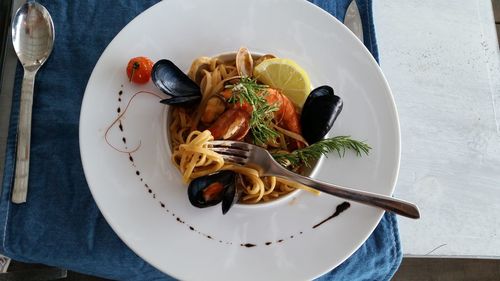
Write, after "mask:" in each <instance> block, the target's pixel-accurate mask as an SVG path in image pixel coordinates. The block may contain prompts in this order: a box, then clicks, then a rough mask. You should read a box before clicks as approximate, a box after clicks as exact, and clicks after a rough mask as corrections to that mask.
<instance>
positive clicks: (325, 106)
mask: <svg viewBox="0 0 500 281" xmlns="http://www.w3.org/2000/svg"><path fill="white" fill-rule="evenodd" d="M342 107H343V102H342V99H341V98H340V97H339V96H336V95H335V94H334V91H333V89H332V87H330V86H326V85H325V86H321V87H318V88H316V89H314V90H312V91H311V93H310V94H309V96H308V97H307V99H306V101H305V103H304V107H303V108H302V115H301V116H300V125H301V127H302V136H303V137H304V138H305V139H306V141H307V142H308V143H309V144H313V143H315V142H317V141H320V140H321V139H323V138H324V137H325V135H326V134H327V133H328V132H329V131H330V129H331V128H332V126H333V123H334V122H335V119H337V117H338V116H339V114H340V112H341V111H342Z"/></svg>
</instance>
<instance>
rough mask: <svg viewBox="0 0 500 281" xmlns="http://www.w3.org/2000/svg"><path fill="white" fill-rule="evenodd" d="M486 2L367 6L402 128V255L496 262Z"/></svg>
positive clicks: (490, 26)
mask: <svg viewBox="0 0 500 281" xmlns="http://www.w3.org/2000/svg"><path fill="white" fill-rule="evenodd" d="M492 11H493V10H492V6H491V0H440V1H436V0H405V1H393V0H376V1H374V21H375V26H376V29H377V37H378V43H379V52H380V62H381V67H382V70H383V71H384V73H385V75H386V77H387V80H388V81H389V84H390V86H391V89H392V91H393V95H394V97H395V100H396V105H397V108H398V112H399V117H400V122H401V138H402V154H401V168H400V173H399V179H398V183H397V187H396V192H395V196H397V197H400V198H403V199H407V200H409V201H412V202H415V203H416V204H417V205H418V206H419V207H420V209H421V213H422V218H421V219H420V220H418V221H413V220H409V219H404V218H399V223H400V230H401V240H402V244H403V252H404V254H405V255H406V256H424V255H428V256H466V257H494V258H500V237H499V236H500V66H499V65H500V52H499V47H498V41H497V36H496V31H495V24H494V19H493V12H492Z"/></svg>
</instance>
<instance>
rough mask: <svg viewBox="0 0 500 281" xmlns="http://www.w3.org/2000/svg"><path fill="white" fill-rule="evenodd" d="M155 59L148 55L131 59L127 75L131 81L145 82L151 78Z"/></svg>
mask: <svg viewBox="0 0 500 281" xmlns="http://www.w3.org/2000/svg"><path fill="white" fill-rule="evenodd" d="M153 64H154V63H153V61H152V60H150V59H149V58H147V57H136V58H133V59H131V60H130V61H129V62H128V65H127V76H128V79H129V81H132V82H134V83H138V84H145V83H147V82H148V81H149V78H151V69H153Z"/></svg>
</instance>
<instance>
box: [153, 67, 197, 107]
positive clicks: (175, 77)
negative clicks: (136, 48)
mask: <svg viewBox="0 0 500 281" xmlns="http://www.w3.org/2000/svg"><path fill="white" fill-rule="evenodd" d="M151 80H153V83H154V84H155V85H156V87H158V88H159V89H160V90H161V91H162V92H164V93H165V94H167V95H169V96H170V97H171V98H169V99H163V100H161V101H160V102H161V103H164V104H171V105H188V104H193V103H196V102H198V101H200V100H201V90H200V87H199V86H198V85H197V84H196V83H195V82H194V81H193V80H191V79H190V78H189V77H188V76H187V75H186V74H185V73H184V72H182V70H180V69H179V68H178V67H177V66H176V65H175V64H174V63H173V62H171V61H170V60H167V59H163V60H159V61H157V62H156V63H155V64H154V65H153V69H152V70H151Z"/></svg>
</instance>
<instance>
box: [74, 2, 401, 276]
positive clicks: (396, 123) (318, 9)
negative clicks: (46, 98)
mask: <svg viewBox="0 0 500 281" xmlns="http://www.w3.org/2000/svg"><path fill="white" fill-rule="evenodd" d="M288 1H290V0H288ZM293 1H295V2H297V3H299V2H300V3H302V4H303V5H305V6H309V7H310V8H313V9H315V10H316V12H319V13H322V14H323V15H326V16H327V17H329V18H330V20H333V22H335V23H334V24H336V25H338V26H339V27H340V28H341V29H343V30H344V31H347V33H348V34H349V35H348V36H351V37H353V38H355V39H356V40H357V42H358V43H356V44H358V45H361V47H362V48H361V49H363V52H364V53H365V55H367V56H368V58H369V60H370V63H371V64H373V65H375V66H376V69H377V73H378V74H379V75H380V78H382V79H381V80H380V82H382V84H383V87H384V88H385V91H384V95H385V96H386V98H388V100H389V101H390V103H389V105H390V107H391V108H392V110H393V111H392V112H391V115H392V121H393V122H394V128H393V129H395V136H396V139H395V140H394V141H395V145H396V148H395V152H396V155H397V159H395V160H396V161H395V162H396V163H395V164H396V165H395V167H394V174H393V175H392V179H391V188H390V194H384V195H389V196H392V195H393V194H394V191H395V189H396V184H397V180H398V177H399V172H400V165H401V127H400V119H399V114H398V110H397V106H396V102H395V99H394V95H393V93H392V90H391V88H390V86H389V83H388V81H387V78H386V77H385V75H384V73H383V72H382V69H381V67H380V65H379V64H378V63H377V61H376V60H375V58H374V57H373V55H372V54H371V53H370V51H369V50H368V49H367V48H366V46H365V45H364V44H363V43H362V42H361V41H359V40H358V39H357V37H356V35H355V34H354V33H352V32H351V31H350V30H349V29H348V28H347V27H346V26H344V24H343V23H342V22H340V21H339V20H338V19H337V18H336V17H334V16H333V15H331V14H330V13H328V12H327V11H325V10H324V9H322V8H321V7H319V6H317V5H315V4H313V3H311V2H309V1H303V0H293ZM168 2H170V1H160V2H158V3H156V4H154V5H152V6H150V7H149V8H147V9H145V10H144V11H142V12H141V13H139V14H137V15H136V16H135V17H134V18H133V19H132V20H130V21H129V22H128V23H127V24H126V25H125V26H124V27H123V28H122V29H121V30H120V31H119V32H118V33H116V35H115V36H114V37H113V39H111V41H110V42H109V43H108V45H107V46H106V48H105V49H104V50H103V52H102V53H101V55H100V57H99V59H98V60H97V62H96V64H95V65H94V67H93V69H92V73H91V75H90V76H89V79H88V81H87V85H86V87H85V92H84V96H83V99H82V103H81V107H80V117H79V130H78V132H79V150H80V159H81V162H82V167H83V171H84V175H85V179H86V182H87V184H88V187H89V190H90V192H91V194H92V198H93V199H94V201H95V203H96V205H97V207H98V208H99V211H100V213H101V214H102V215H103V217H104V219H105V220H106V222H107V223H108V225H109V226H110V227H111V229H112V230H113V232H114V233H115V234H116V235H117V236H118V237H119V238H120V240H121V241H122V242H123V243H125V245H126V246H127V247H128V248H129V249H131V250H132V251H133V252H134V253H135V254H136V255H138V256H139V257H140V258H141V259H143V260H144V261H146V262H147V263H148V264H150V265H152V266H153V267H154V268H156V269H157V270H159V271H161V272H163V273H165V274H167V275H168V276H171V277H174V278H177V279H182V276H176V275H174V274H173V273H171V272H167V271H166V270H165V269H163V268H162V267H161V266H160V265H159V264H158V263H156V262H155V261H154V260H153V259H151V258H149V257H147V256H144V255H143V253H142V252H141V251H140V249H138V248H139V247H137V246H134V245H132V243H130V241H128V240H127V239H126V238H125V235H124V234H123V233H120V232H118V231H116V226H115V225H114V224H113V223H112V219H111V218H110V217H109V214H107V213H106V212H104V211H103V208H102V205H101V204H102V202H100V201H99V200H98V199H97V198H96V193H95V190H94V189H93V188H92V187H91V185H92V184H91V183H90V182H91V181H89V177H88V176H87V173H89V168H88V167H89V166H90V165H91V164H90V163H89V162H88V160H89V159H87V158H86V157H85V156H84V154H83V150H82V143H83V142H84V140H83V135H84V133H83V129H82V126H81V123H82V120H83V119H84V111H83V110H82V109H83V108H84V104H86V99H88V98H87V97H88V95H87V92H88V89H89V87H90V81H92V80H93V78H94V75H95V72H94V70H95V68H96V67H97V66H98V65H99V64H100V63H101V61H102V60H103V58H104V57H105V56H104V55H105V54H107V53H108V52H109V50H110V45H112V43H113V41H114V40H115V39H116V38H117V37H118V36H119V35H120V34H121V33H122V32H124V31H126V30H127V29H128V28H129V27H130V26H131V25H133V24H135V22H136V21H138V20H139V19H140V18H142V17H145V16H147V14H149V13H151V12H152V11H153V10H154V9H157V8H158V7H160V6H162V5H168V4H167V3H168ZM318 170H321V167H319V168H318ZM375 211H376V212H377V213H378V214H377V215H376V216H377V217H378V218H377V219H376V220H373V224H371V225H370V227H369V229H370V231H369V232H367V233H366V235H364V236H363V235H361V236H362V239H360V241H357V242H356V244H357V246H356V247H353V250H352V251H351V252H350V253H348V254H347V255H345V257H343V258H342V259H339V262H338V263H337V264H332V265H331V267H330V268H328V269H326V270H325V271H323V272H321V273H318V274H317V275H316V276H315V277H314V278H318V277H320V276H322V275H324V274H326V273H328V272H330V271H331V270H333V269H334V268H336V267H338V266H339V265H340V264H342V263H343V262H344V261H346V260H347V259H348V258H350V257H351V256H352V255H353V254H354V253H355V252H356V251H357V250H358V249H359V248H360V247H361V246H362V245H363V244H364V243H365V242H366V241H367V239H368V238H369V237H370V235H371V234H372V233H373V231H374V230H375V228H376V227H377V226H378V224H379V223H380V221H381V219H382V217H383V215H384V214H385V211H383V210H375Z"/></svg>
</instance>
